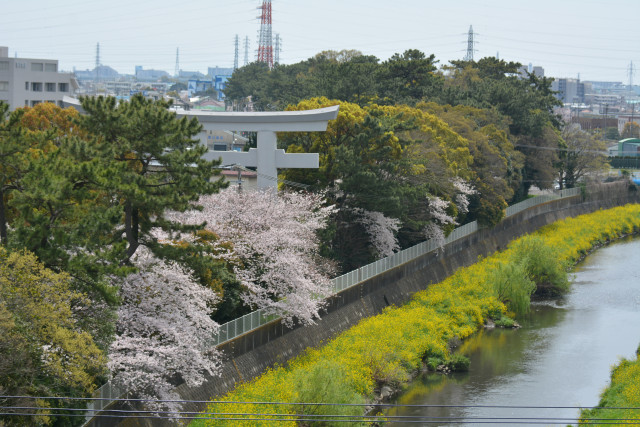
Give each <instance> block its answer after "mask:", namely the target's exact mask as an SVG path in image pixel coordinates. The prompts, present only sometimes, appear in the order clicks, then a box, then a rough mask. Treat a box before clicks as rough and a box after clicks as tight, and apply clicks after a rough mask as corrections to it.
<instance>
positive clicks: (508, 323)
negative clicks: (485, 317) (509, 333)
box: [494, 316, 516, 328]
mask: <svg viewBox="0 0 640 427" xmlns="http://www.w3.org/2000/svg"><path fill="white" fill-rule="evenodd" d="M494 323H495V324H496V326H497V327H499V328H513V327H514V326H515V325H516V321H515V320H513V319H512V318H510V317H507V316H501V317H500V318H499V319H498V320H495V321H494Z"/></svg>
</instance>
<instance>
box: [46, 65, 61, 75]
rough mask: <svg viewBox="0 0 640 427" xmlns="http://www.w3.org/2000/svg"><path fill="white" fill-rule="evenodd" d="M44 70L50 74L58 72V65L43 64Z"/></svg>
mask: <svg viewBox="0 0 640 427" xmlns="http://www.w3.org/2000/svg"><path fill="white" fill-rule="evenodd" d="M44 70H45V71H48V72H50V73H55V72H56V71H58V64H44Z"/></svg>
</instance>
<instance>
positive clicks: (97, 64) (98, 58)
mask: <svg viewBox="0 0 640 427" xmlns="http://www.w3.org/2000/svg"><path fill="white" fill-rule="evenodd" d="M96 81H97V82H99V81H100V43H98V44H96Z"/></svg>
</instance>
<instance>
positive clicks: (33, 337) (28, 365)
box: [0, 248, 106, 425]
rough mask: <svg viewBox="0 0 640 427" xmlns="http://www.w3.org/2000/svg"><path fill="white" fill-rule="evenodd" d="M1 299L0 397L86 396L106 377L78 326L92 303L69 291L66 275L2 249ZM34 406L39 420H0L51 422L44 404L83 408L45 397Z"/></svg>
mask: <svg viewBox="0 0 640 427" xmlns="http://www.w3.org/2000/svg"><path fill="white" fill-rule="evenodd" d="M0 301H1V302H0V330H2V334H0V361H2V362H0V389H3V390H4V393H3V394H5V395H6V394H14V395H31V396H52V397H55V396H65V397H86V396H89V395H90V394H91V392H92V391H93V390H94V389H95V388H96V386H97V385H98V383H99V381H100V380H101V378H102V376H103V375H104V374H105V373H106V368H105V367H106V357H105V355H104V353H103V352H102V351H101V350H100V349H99V348H98V347H97V346H96V344H95V343H94V341H93V339H92V337H91V335H90V334H89V333H88V332H87V331H86V330H83V329H82V328H81V326H80V325H81V322H80V319H79V316H78V314H79V313H80V312H82V311H83V310H88V309H89V307H90V306H91V302H90V301H89V300H88V298H86V296H85V295H83V294H81V293H79V292H76V291H73V290H72V288H71V281H70V277H69V276H68V275H66V274H61V273H55V272H53V271H51V270H49V269H47V268H45V267H44V266H43V265H42V264H41V263H40V262H38V260H37V259H36V257H35V256H34V255H33V254H30V253H28V252H13V253H9V252H7V251H6V250H5V249H2V248H0ZM33 402H34V400H30V401H29V403H31V404H32V403H33ZM35 403H36V404H35V406H40V407H41V408H42V409H40V410H37V411H35V413H36V414H39V415H40V417H36V418H29V419H28V421H27V420H25V419H20V418H13V417H9V418H7V417H2V418H0V419H4V420H5V421H6V422H7V423H9V425H24V423H29V424H30V423H32V422H34V420H35V421H36V422H38V423H40V424H50V423H52V422H53V421H54V418H49V417H47V415H48V411H47V409H46V407H47V406H49V405H51V406H55V407H61V406H62V407H65V406H67V407H68V406H71V407H77V406H78V405H82V402H75V403H74V402H73V401H57V400H51V401H47V399H46V398H45V399H39V400H36V401H35ZM31 404H30V405H29V406H34V405H31ZM55 421H56V422H58V423H62V422H63V421H62V420H60V419H57V418H56V419H55ZM67 421H69V420H67Z"/></svg>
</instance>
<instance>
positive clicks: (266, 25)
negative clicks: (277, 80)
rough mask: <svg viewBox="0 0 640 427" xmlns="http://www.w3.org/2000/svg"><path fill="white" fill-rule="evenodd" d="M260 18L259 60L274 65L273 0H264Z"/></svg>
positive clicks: (259, 7)
mask: <svg viewBox="0 0 640 427" xmlns="http://www.w3.org/2000/svg"><path fill="white" fill-rule="evenodd" d="M258 9H262V14H261V16H259V17H258V18H259V19H260V37H259V41H258V62H264V63H266V64H267V65H269V68H271V67H273V38H272V36H271V0H262V6H258Z"/></svg>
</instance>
